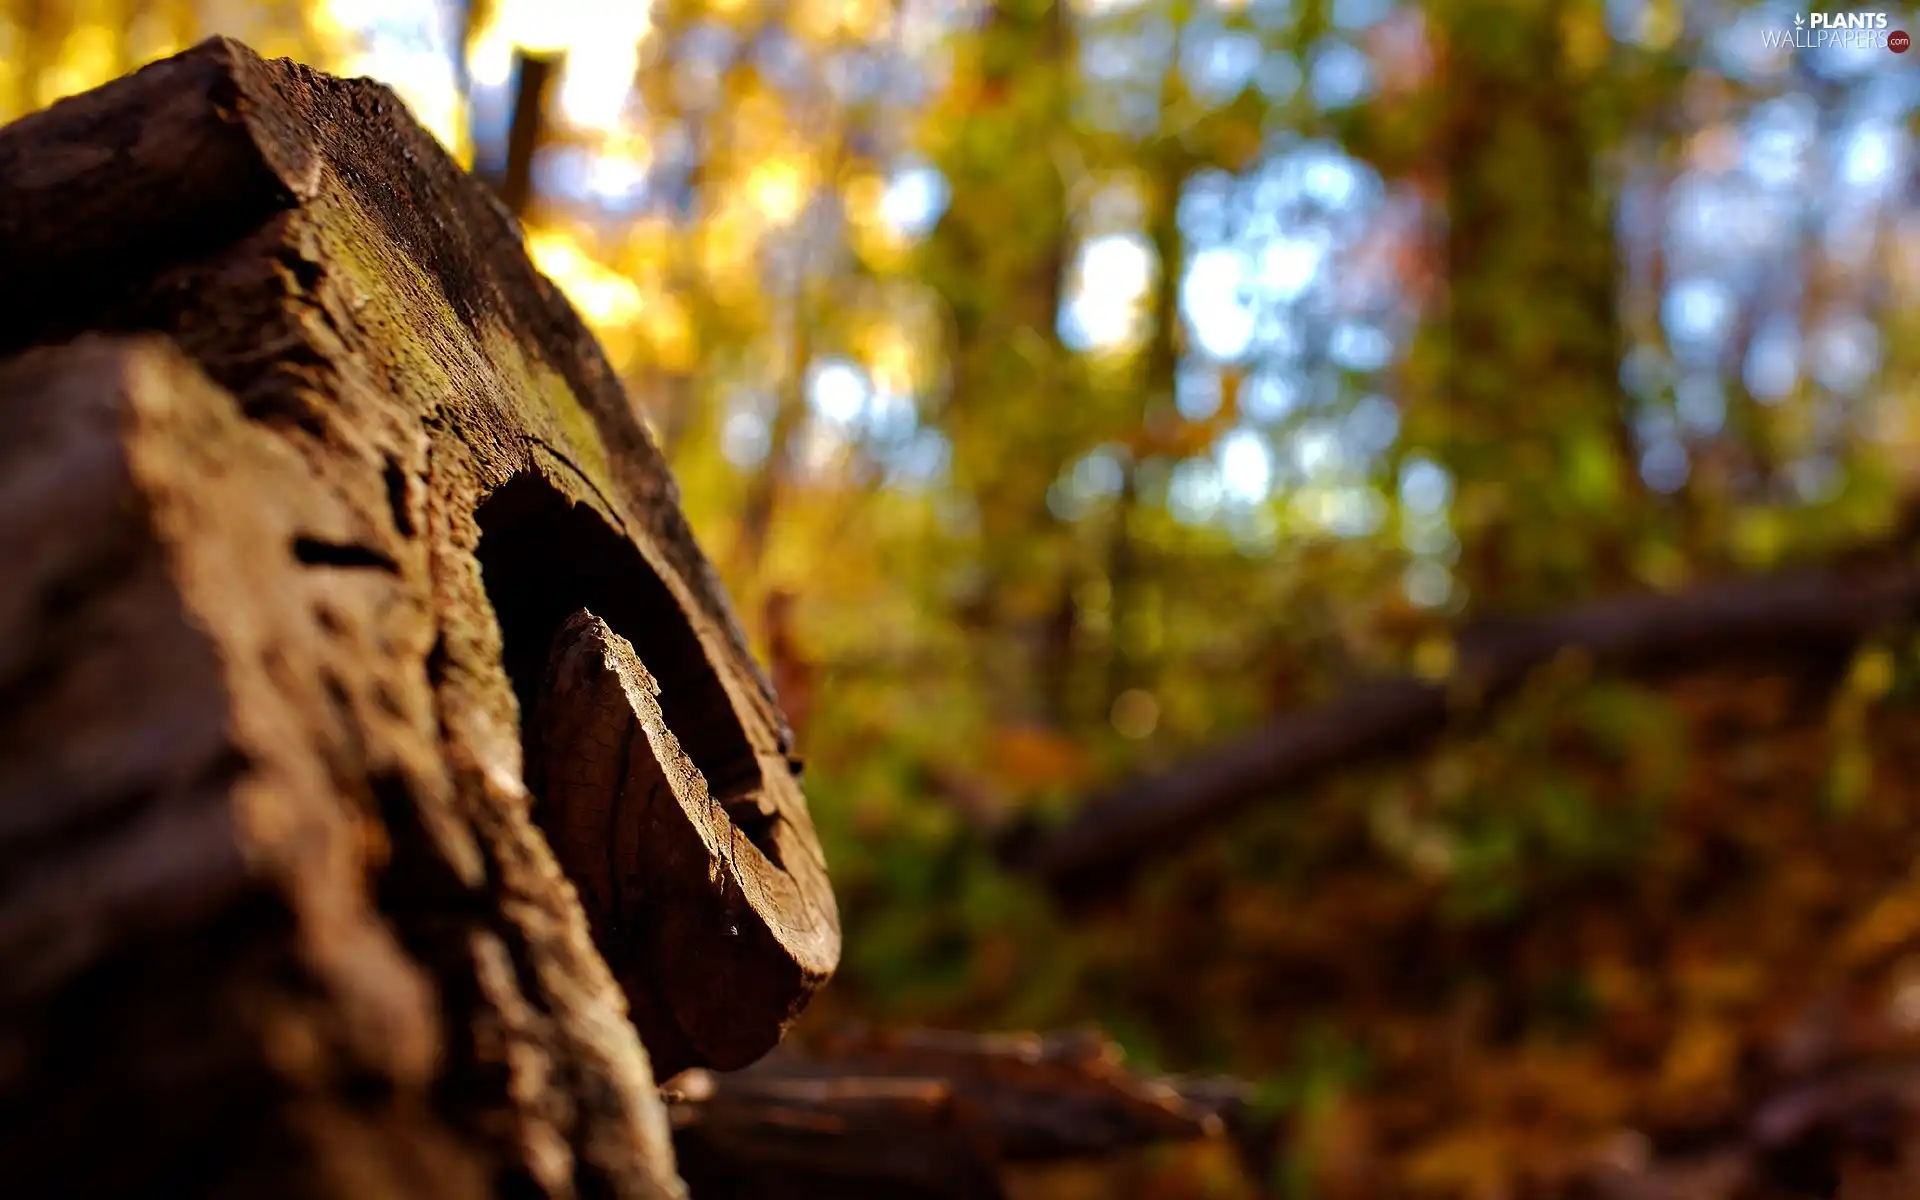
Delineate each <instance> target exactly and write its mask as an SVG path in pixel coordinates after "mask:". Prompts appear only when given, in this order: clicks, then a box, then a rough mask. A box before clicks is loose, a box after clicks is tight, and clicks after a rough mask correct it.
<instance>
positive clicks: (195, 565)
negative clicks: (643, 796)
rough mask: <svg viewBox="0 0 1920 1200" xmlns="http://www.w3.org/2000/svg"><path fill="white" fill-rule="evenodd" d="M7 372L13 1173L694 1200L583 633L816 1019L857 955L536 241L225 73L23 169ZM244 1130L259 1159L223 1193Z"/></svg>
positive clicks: (93, 113)
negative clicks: (755, 897) (726, 821)
mask: <svg viewBox="0 0 1920 1200" xmlns="http://www.w3.org/2000/svg"><path fill="white" fill-rule="evenodd" d="M83 335H87V336H88V340H84V341H83V342H81V343H76V344H73V345H64V344H65V343H69V342H70V341H72V339H74V338H76V337H82V336H83ZM91 335H110V336H111V337H112V338H113V339H115V340H111V341H106V340H100V339H99V338H97V337H92V336H91ZM129 339H130V340H129ZM34 347H45V348H44V349H34ZM9 356H13V357H14V360H15V361H14V362H13V363H12V365H11V366H10V367H8V368H7V369H8V370H9V371H11V372H13V374H12V375H10V376H9V382H8V384H7V388H8V393H9V395H10V396H11V399H10V400H8V401H7V403H8V404H9V405H10V409H9V411H10V412H11V414H12V415H11V416H10V417H9V418H8V419H9V420H11V421H13V422H14V424H15V427H16V428H17V430H18V431H19V432H18V433H17V434H16V435H10V436H9V437H7V438H6V439H4V440H5V441H6V443H7V449H6V450H4V451H0V453H11V454H14V455H15V458H14V459H12V460H11V461H13V462H14V463H15V464H16V465H15V466H14V467H12V468H10V469H9V471H8V472H7V473H6V474H4V475H0V527H4V528H5V529H6V530H7V531H8V532H7V533H6V537H8V538H9V539H11V540H10V541H9V542H8V543H7V545H6V549H7V550H8V551H9V553H8V556H7V557H8V563H9V567H8V569H7V570H6V571H4V572H0V781H4V786H0V861H3V862H4V863H5V864H6V865H7V868H8V869H7V870H5V871H4V872H0V980H6V981H8V983H7V985H6V986H5V987H0V991H5V992H6V993H7V995H8V996H9V997H10V998H9V999H7V1000H6V1001H5V1003H6V1004H7V1005H9V1006H10V1007H7V1008H5V1010H4V1013H3V1014H0V1113H4V1115H5V1117H8V1118H13V1119H10V1120H5V1121H0V1125H4V1129H0V1174H5V1175H6V1177H7V1178H9V1180H10V1182H11V1181H12V1180H14V1179H18V1178H29V1179H45V1178H51V1177H52V1176H50V1175H45V1174H42V1175H37V1176H36V1175H34V1174H33V1172H35V1171H40V1172H53V1171H56V1170H59V1171H68V1172H72V1173H73V1174H72V1177H71V1182H72V1184H73V1186H70V1187H63V1188H61V1189H59V1191H60V1194H69V1195H87V1194H116V1193H124V1192H126V1191H127V1190H128V1189H129V1188H131V1189H132V1190H133V1191H135V1192H137V1193H139V1194H152V1192H151V1190H150V1189H151V1188H153V1187H157V1186H159V1183H157V1182H155V1181H161V1182H164V1181H166V1180H169V1179H172V1178H175V1177H174V1176H169V1175H168V1174H167V1171H168V1170H177V1171H178V1172H181V1173H182V1174H180V1175H179V1176H178V1179H180V1180H181V1181H183V1183H182V1186H185V1187H187V1188H188V1190H189V1191H193V1192H204V1193H206V1194H221V1192H222V1188H226V1189H227V1190H228V1191H231V1192H233V1193H234V1194H260V1193H262V1192H265V1193H270V1194H276V1195H305V1194H312V1195H328V1196H353V1197H367V1196H382V1195H415V1194H433V1195H448V1196H458V1195H467V1194H471V1195H491V1194H502V1193H511V1194H516V1195H526V1194H533V1195H549V1196H574V1195H614V1196H634V1197H640V1196H664V1195H675V1194H679V1193H680V1191H681V1185H680V1183H679V1182H678V1180H677V1179H676V1178H675V1176H674V1171H673V1165H672V1154H671V1148H670V1142H669V1140H668V1137H667V1130H666V1123H665V1113H664V1110H663V1109H662V1107H661V1106H660V1104H659V1102H658V1099H657V1096H656V1094H655V1089H654V1076H653V1072H652V1070H651V1068H650V1065H649V1061H648V1057H647V1053H646V1049H645V1048H644V1047H643V1046H642V1044H641V1041H640V1039H639V1037H638V1036H637V1035H636V1033H635V1029H634V1026H633V1024H632V1022H631V1021H629V1020H628V1019H627V1015H626V1009H627V1000H626V997H625V995H624V994H623V991H622V989H621V987H620V986H619V982H618V981H617V980H616V978H615V976H614V974H613V972H612V971H611V970H610V969H609V967H608V964H607V961H606V954H605V953H603V951H611V952H612V953H614V954H615V956H616V957H618V956H621V955H623V954H624V953H625V952H624V951H623V950H621V949H620V948H619V947H618V946H601V945H596V944H595V941H594V938H593V934H594V932H595V930H594V927H593V926H592V924H591V923H590V922H589V921H588V919H587V917H586V915H585V913H584V912H583V910H582V909H581V906H580V905H579V903H578V902H577V900H576V899H575V891H574V889H573V888H572V887H569V886H567V882H566V878H565V874H564V872H563V870H562V866H561V863H560V862H559V861H558V860H557V859H556V857H555V854H554V852H553V848H552V847H551V846H550V845H549V843H548V841H547V838H546V836H545V835H544V834H543V833H542V831H541V829H540V827H539V825H538V824H537V823H536V821H535V819H534V812H535V807H536V801H535V796H534V794H533V793H532V792H530V791H529V789H528V788H527V786H526V783H525V779H524V774H523V763H522V727H521V722H522V718H523V715H526V714H530V713H531V712H532V711H533V708H534V703H533V702H534V699H535V698H536V695H537V692H538V690H539V689H540V687H541V685H542V682H543V678H544V670H545V665H546V658H547V652H548V648H549V647H550V645H551V643H552V640H553V636H554V633H555V631H556V630H558V629H559V627H560V625H561V623H562V622H563V621H564V620H565V618H566V617H567V616H568V615H569V614H571V613H573V612H575V611H576V610H578V609H581V608H591V609H592V611H594V612H595V613H597V614H599V615H600V616H601V617H603V618H604V619H605V620H606V622H607V623H608V625H609V626H610V627H611V628H612V629H613V630H614V631H615V632H617V633H618V634H619V635H620V636H622V637H624V638H626V639H627V640H628V641H629V642H630V643H631V644H632V645H633V647H634V648H635V649H636V651H637V652H638V654H639V655H640V656H641V657H642V658H643V659H644V661H645V662H646V664H647V667H648V669H649V671H650V672H651V673H652V675H653V676H654V677H655V678H656V679H657V681H658V683H659V685H660V701H659V703H660V707H661V711H662V714H663V717H664V720H665V722H666V724H667V725H668V726H670V727H671V728H672V729H673V730H674V732H675V733H676V734H677V735H678V740H679V742H680V744H681V746H682V747H683V749H684V751H685V753H686V755H687V756H688V758H689V759H690V760H691V761H692V763H693V764H695V766H696V767H697V768H698V770H699V772H700V774H701V776H703V777H704V778H705V780H706V781H707V782H708V784H709V785H710V787H711V788H712V791H713V792H714V793H715V794H717V795H718V796H719V797H720V798H721V799H722V800H724V801H726V802H727V803H730V804H734V805H739V804H742V803H751V804H753V805H756V806H757V807H758V808H759V810H760V811H761V813H762V817H761V821H762V823H763V825H764V830H763V832H764V837H765V839H766V842H767V845H768V846H770V847H771V848H772V849H773V853H774V854H775V855H776V856H777V857H778V859H779V861H780V863H781V864H782V866H783V868H784V870H785V871H786V872H787V873H788V875H789V876H790V877H791V878H793V879H794V880H796V881H797V884H796V886H797V888H798V894H799V895H800V896H801V897H802V901H801V904H802V908H803V909H804V913H805V915H804V918H803V919H801V920H799V921H797V922H796V929H803V930H804V932H805V936H796V937H794V938H791V939H789V941H788V942H787V943H784V945H786V946H787V948H788V950H789V951H790V953H789V955H788V960H789V962H790V963H793V962H800V963H802V964H803V969H802V970H801V972H800V974H801V977H803V978H804V979H805V980H806V981H807V986H808V987H811V986H812V985H813V984H816V983H817V982H818V981H819V980H822V979H824V978H825V977H826V976H827V975H828V974H829V973H830V972H831V971H832V969H833V966H834V965H835V962H836V961H837V958H838V953H839V928H838V918H837V914H836V912H835V909H834V905H833V900H832V895H831V891H830V889H829V888H828V886H827V882H826V874H825V866H824V862H823V860H822V858H821V855H820V851H819V846H818V844H817V840H816V839H815V837H814V835H813V830H812V825H811V823H810V820H809V818H808V815H807V811H806V804H805V801H804V798H803V797H802V795H801V793H800V790H799V788H798V785H797V784H796V783H795V781H794V779H793V777H792V773H791V770H790V768H789V755H790V752H791V746H790V742H791V738H790V735H789V733H788V731H787V728H786V725H785V723H784V721H783V719H782V718H781V715H780V712H779V709H778V707H777V705H776V704H775V703H774V701H773V698H772V695H771V693H770V690H769V689H768V687H767V685H766V683H765V680H764V678H763V677H762V675H761V673H760V671H759V668H758V667H757V666H756V665H755V664H754V662H753V661H752V659H751V657H750V656H749V655H748V653H747V651H746V649H745V643H744V639H743V638H742V637H741V635H740V632H739V630H738V627H737V624H736V622H735V620H734V618H733V615H732V613H731V611H730V609H729V607H728V604H727V602H726V599H725V597H724V595H723V594H722V592H721V589H720V587H719V585H718V583H717V580H716V578H715V576H714V573H713V571H712V569H711V567H710V566H709V565H708V563H707V560H706V559H705V558H704V556H703V555H702V554H701V551H700V549H699V548H698V546H697V545H696V544H695V543H694V540H693V538H692V536H691V534H690V533H689V531H688V530H687V527H686V524H685V521H684V519H683V517H682V516H681V513H680V510H679V504H678V497H677V494H676V492H675V489H674V485H673V482H672V479H671V477H670V476H669V474H668V472H667V470H666V467H665V465H664V463H663V462H662V460H661V458H660V456H659V454H658V452H657V451H656V449H655V448H654V446H653V444H652V443H651V441H650V440H649V439H648V436H647V434H646V432H645V429H644V426H643V424H642V422H641V420H640V418H639V416H638V412H637V410H636V408H635V406H634V403H633V401H632V400H631V399H630V398H629V397H628V395H627V394H626V392H625V391H624V389H623V388H622V386H621V384H620V382H619V381H618V379H617V378H616V377H615V375H614V373H613V371H612V370H611V368H610V367H609V366H608V364H607V362H606V360H605V358H604V356H603V355H602V353H601V351H600V349H599V347H598V346H597V345H596V344H595V342H594V340H593V338H592V337H591V336H590V335H589V334H588V332H587V331H586V329H585V327H584V326H583V325H582V324H581V322H580V320H579V318H578V317H577V315H576V314H575V313H574V312H573V310H572V309H571V307H569V306H568V304H567V303H566V301H565V300H564V299H563V298H562V297H561V295H560V294H559V292H558V291H557V290H556V289H555V288H554V287H553V286H552V284H551V283H550V282H548V281H547V280H546V279H545V278H543V277H542V276H541V275H540V274H539V273H538V272H537V271H535V270H534V268H533V267H532V265H531V264H530V263H529V261H528V260H527V257H526V255H525V253H524V250H523V248H522V245H521V240H520V231H519V229H518V227H517V225H516V224H515V223H514V221H513V219H512V218H511V216H510V215H509V214H507V213H506V212H505V210H504V209H502V208H501V207H500V205H499V204H498V203H497V202H495V201H494V200H493V199H492V197H491V196H490V195H489V194H488V193H487V192H486V190H485V189H484V188H483V187H481V186H480V185H478V184H477V183H476V182H474V181H473V180H471V179H469V178H468V177H467V176H466V175H465V174H464V173H463V172H462V171H461V170H460V169H459V167H458V166H457V165H456V164H455V163H453V162H452V161H451V160H450V159H449V158H448V157H447V156H446V154H445V153H444V152H443V151H442V150H441V149H440V148H439V146H438V145H437V144H436V143H434V141H433V140H432V139H431V138H430V137H429V136H428V135H427V134H426V133H424V132H423V131H422V130H420V129H419V128H418V126H416V125H415V124H414V122H413V121H412V120H411V118H410V117H409V116H408V115H407V113H406V111H405V108H404V107H403V106H402V105H401V104H400V102H399V101H398V100H397V99H396V98H395V97H394V96H393V95H392V93H391V92H389V91H388V90H387V89H385V88H383V87H380V86H379V85H376V84H373V83H371V82H369V81H365V80H358V81H344V80H338V79H333V78H330V77H327V76H325V75H322V74H319V73H317V72H313V71H310V70H308V69H306V68H303V67H299V66H297V65H294V64H291V63H287V62H284V61H280V62H264V61H262V60H261V59H259V58H258V57H257V56H255V55H254V54H253V53H252V52H251V51H249V50H247V49H246V48H245V47H243V46H240V45H238V44H237V43H234V42H231V41H226V40H215V41H211V42H208V43H205V44H203V45H201V46H198V47H195V48H194V49H192V50H190V51H187V52H186V53H184V54H182V55H179V56H177V57H175V58H173V59H170V60H167V61H165V62H161V63H157V64H155V65H153V66H151V67H148V68H145V69H143V70H141V71H139V72H137V73H135V74H133V75H131V76H129V77H127V78H125V79H122V80H118V81H116V82H114V83H111V84H109V85H107V86H105V87H103V88H100V89H98V90H96V91H94V92H90V93H87V94H84V95H81V96H77V97H74V98H72V99H69V100H65V101H62V102H60V103H59V104H56V105H54V106H52V107H51V108H49V109H47V110H46V111H44V112H40V113H36V114H33V115H31V116H29V117H26V118H23V119H22V120H20V121H18V122H16V123H14V124H13V125H10V126H8V127H6V128H5V129H0V360H4V359H6V358H7V357H9ZM76 397H92V398H93V399H91V400H87V401H85V402H82V401H81V400H78V399H76ZM69 410H71V411H69ZM61 414H64V415H61ZM87 414H91V415H90V416H88V415H87ZM83 417H85V420H84V421H83V420H82V418H83ZM61 422H69V424H62V423H61ZM71 422H80V423H79V424H71ZM87 422H91V423H87ZM56 446H57V450H56V448H55V447H56ZM143 464H144V465H143ZM16 551H17V554H16V553H15V552H16ZM16 561H20V562H26V563H28V564H29V566H28V568H26V569H21V570H15V569H13V567H12V563H14V562H16ZM163 818H164V820H163ZM149 821H156V822H161V823H160V824H157V825H152V826H151V827H149V825H148V824H146V822H149ZM165 822H173V824H166V823H165ZM167 872H172V873H173V874H171V875H168V874H167ZM148 874H152V875H154V878H152V879H148V878H146V876H147V875H148ZM162 876H164V878H161V877H162ZM599 932H600V933H601V935H602V937H603V938H604V937H606V936H608V934H609V933H610V931H608V930H606V929H602V930H600V931H599ZM715 961H716V963H720V962H723V961H724V960H721V959H716V960H715ZM743 986H748V985H745V984H743ZM169 989H171V990H169ZM804 990H805V989H803V991H804ZM174 994H177V995H178V996H180V997H181V998H182V999H181V1001H180V1003H179V1004H178V1005H175V1004H172V1003H157V1002H156V1000H155V997H156V996H160V995H174ZM648 994H651V993H648ZM783 996H786V998H784V999H782V1000H781V1001H780V1003H781V1004H783V1005H785V1004H792V1003H798V1002H800V1001H795V1000H793V999H792V997H791V995H790V994H789V993H783ZM196 998H197V1000H196ZM803 999H804V997H802V998H801V1000H802V1001H803ZM200 1000H204V1001H205V1003H204V1004H199V1003H198V1001H200ZM697 1044H698V1043H696V1045H697ZM176 1047H178V1048H180V1049H179V1050H178V1051H177V1052H176V1049H175V1048H176ZM676 1049H677V1048H676ZM23 1064H24V1065H23ZM60 1080H64V1081H65V1082H64V1083H60V1082H59V1081H60ZM179 1080H189V1081H194V1086H193V1087H191V1088H187V1087H185V1085H184V1084H182V1086H181V1087H179V1088H176V1087H175V1086H174V1082H176V1081H179ZM56 1085H57V1086H56ZM196 1089H197V1090H196ZM401 1114H404V1115H401ZM103 1120H109V1121H110V1122H111V1123H112V1124H113V1127H114V1129H115V1130H116V1132H115V1134H114V1136H115V1138H116V1139H118V1140H117V1141H116V1145H117V1146H119V1147H122V1148H126V1147H132V1150H131V1151H128V1152H126V1153H124V1154H121V1155H119V1157H120V1158H124V1159H125V1161H124V1162H123V1163H122V1162H119V1161H118V1158H116V1159H115V1160H114V1161H108V1160H107V1159H106V1158H102V1157H101V1156H99V1155H98V1154H97V1146H98V1144H99V1142H98V1138H99V1134H98V1132H97V1130H98V1127H99V1124H100V1122H101V1121H103ZM226 1122H231V1124H223V1123H226ZM216 1126H217V1127H220V1128H222V1129H223V1130H224V1132H223V1135H222V1136H225V1137H228V1138H232V1139H237V1140H238V1141H239V1142H241V1143H243V1144H244V1148H245V1151H246V1152H245V1153H233V1154H229V1155H228V1156H227V1157H226V1158H224V1159H222V1158H219V1157H218V1156H213V1158H214V1160H215V1161H214V1165H213V1166H210V1167H198V1166H195V1165H194V1164H195V1163H199V1162H201V1161H202V1159H200V1158H196V1157H194V1154H195V1152H194V1150H193V1148H194V1147H196V1146H201V1145H203V1144H204V1142H205V1138H206V1137H207V1136H210V1135H209V1134H208V1132H207V1131H208V1130H210V1129H213V1128H215V1127H216ZM136 1129H137V1130H139V1131H140V1132H139V1134H138V1136H136V1134H135V1133H134V1132H133V1131H134V1130H136ZM402 1130H406V1131H411V1132H407V1133H405V1135H404V1136H402V1133H401V1131H402ZM383 1139H393V1140H392V1141H391V1144H389V1142H388V1141H386V1140H383ZM356 1147H357V1148H358V1149H356ZM382 1147H385V1148H384V1149H382ZM295 1151H298V1153H296V1152H295ZM143 1156H144V1157H143ZM343 1164H344V1165H343ZM353 1164H363V1165H364V1164H371V1165H367V1166H366V1170H367V1171H368V1172H371V1174H364V1175H363V1174H354V1173H353V1172H354V1171H357V1170H358V1169H359V1167H357V1166H353ZM383 1164H384V1165H383ZM163 1168H164V1169H163ZM194 1170H205V1171H209V1172H212V1174H210V1175H208V1176H206V1177H205V1178H201V1177H199V1176H193V1175H192V1172H193V1171H194ZM341 1171H346V1172H348V1173H347V1174H345V1175H342V1174H340V1172H341ZM423 1180H427V1181H430V1182H427V1183H423V1182H421V1181H423ZM202 1185H204V1186H202ZM28 1191H29V1193H31V1192H32V1189H31V1188H30V1189H28Z"/></svg>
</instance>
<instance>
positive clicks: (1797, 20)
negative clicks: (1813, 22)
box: [1793, 13, 1807, 25]
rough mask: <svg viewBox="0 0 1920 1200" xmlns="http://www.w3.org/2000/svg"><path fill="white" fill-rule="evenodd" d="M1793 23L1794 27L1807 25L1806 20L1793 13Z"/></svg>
mask: <svg viewBox="0 0 1920 1200" xmlns="http://www.w3.org/2000/svg"><path fill="white" fill-rule="evenodd" d="M1793 23H1794V24H1795V25H1805V24H1806V23H1807V19H1806V18H1805V17H1803V16H1801V15H1800V14H1799V13H1795V14H1793Z"/></svg>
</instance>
